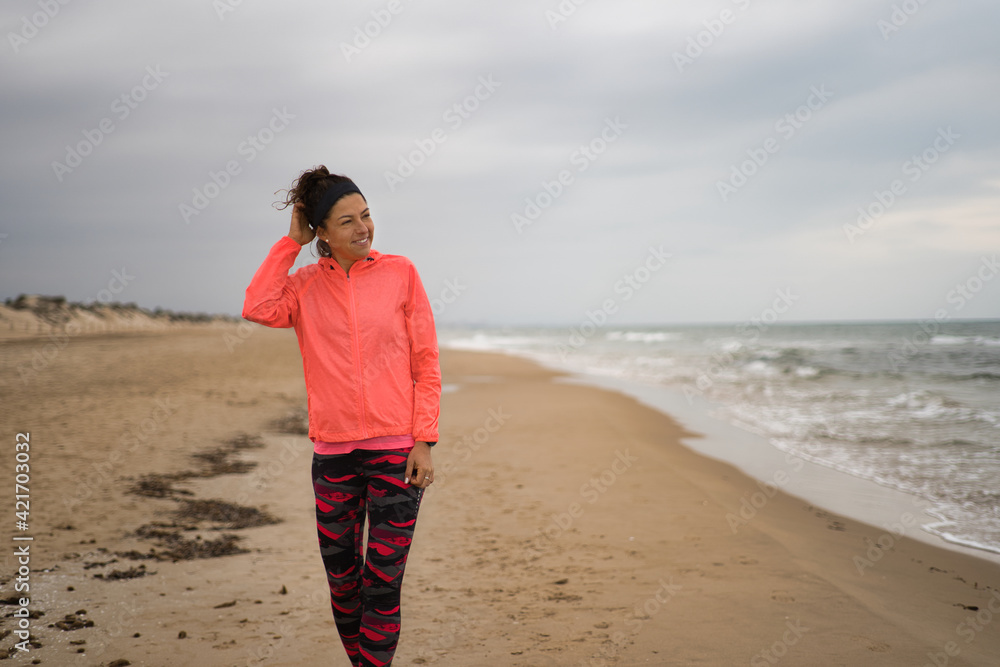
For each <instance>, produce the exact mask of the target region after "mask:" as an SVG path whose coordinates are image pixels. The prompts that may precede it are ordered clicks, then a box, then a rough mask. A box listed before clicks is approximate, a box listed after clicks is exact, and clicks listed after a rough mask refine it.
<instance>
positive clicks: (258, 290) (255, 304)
mask: <svg viewBox="0 0 1000 667" xmlns="http://www.w3.org/2000/svg"><path fill="white" fill-rule="evenodd" d="M301 247H302V246H300V245H299V244H298V242H297V241H295V240H293V239H292V238H291V237H289V236H283V237H282V238H281V240H280V241H278V242H277V243H275V244H274V245H273V246H271V251H270V252H269V253H267V258H266V259H265V260H264V263H263V264H261V265H260V268H259V269H257V273H255V274H254V276H253V280H251V281H250V286H249V287H247V293H246V298H245V299H244V300H243V317H244V318H246V319H248V320H250V321H251V322H257V323H258V324H263V325H265V326H269V327H278V328H287V327H292V326H295V322H296V321H297V320H298V317H299V299H298V296H297V295H296V293H295V288H294V287H293V285H292V281H291V279H290V278H289V277H288V270H289V269H291V268H292V265H294V264H295V258H296V257H298V255H299V249H300V248H301Z"/></svg>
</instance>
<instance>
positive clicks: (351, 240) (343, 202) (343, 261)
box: [319, 192, 375, 269]
mask: <svg viewBox="0 0 1000 667" xmlns="http://www.w3.org/2000/svg"><path fill="white" fill-rule="evenodd" d="M324 227H325V228H326V230H325V233H320V234H319V237H320V238H321V239H323V240H324V241H326V242H327V243H328V244H329V245H330V252H331V253H332V254H333V258H334V259H335V260H337V262H338V263H340V265H341V266H344V268H345V269H346V268H347V267H348V266H350V265H351V264H353V263H354V262H356V261H358V260H359V259H364V258H365V257H367V256H368V253H369V252H370V251H371V249H372V236H374V234H375V223H374V222H372V216H371V213H370V212H369V210H368V204H367V202H365V198H364V197H362V196H361V195H359V194H358V193H356V192H353V193H351V194H349V195H344V196H343V197H341V198H340V199H338V200H337V203H336V204H334V205H333V208H331V209H330V213H329V214H327V216H326V221H325V223H324Z"/></svg>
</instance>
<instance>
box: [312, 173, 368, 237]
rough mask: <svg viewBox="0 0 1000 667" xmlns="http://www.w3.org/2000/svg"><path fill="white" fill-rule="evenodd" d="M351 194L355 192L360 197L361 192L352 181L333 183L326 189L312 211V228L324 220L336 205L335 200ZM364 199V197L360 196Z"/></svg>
mask: <svg viewBox="0 0 1000 667" xmlns="http://www.w3.org/2000/svg"><path fill="white" fill-rule="evenodd" d="M352 192H356V193H358V194H359V195H361V190H359V189H358V186H356V185H355V184H354V181H341V182H340V183H334V184H333V185H331V186H330V187H328V188H327V189H326V192H324V193H323V196H322V197H321V198H320V200H319V203H318V204H316V208H315V209H313V214H312V223H313V227H319V226H320V225H322V224H323V221H324V220H326V214H327V213H329V212H330V209H331V208H333V205H334V204H336V203H337V200H338V199H340V198H341V197H343V196H344V195H349V194H351V193H352ZM361 196H362V197H364V195H361Z"/></svg>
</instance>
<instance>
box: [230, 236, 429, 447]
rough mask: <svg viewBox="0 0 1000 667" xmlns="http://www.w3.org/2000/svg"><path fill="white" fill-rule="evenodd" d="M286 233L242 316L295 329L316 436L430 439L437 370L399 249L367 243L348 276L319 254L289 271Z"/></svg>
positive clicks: (420, 303) (411, 273)
mask: <svg viewBox="0 0 1000 667" xmlns="http://www.w3.org/2000/svg"><path fill="white" fill-rule="evenodd" d="M300 247H301V246H299V244H298V242H297V241H295V240H293V239H292V238H291V237H288V236H285V237H283V238H282V239H281V240H280V241H278V242H277V243H275V244H274V246H273V247H272V248H271V251H270V252H269V253H268V255H267V259H265V260H264V263H263V264H261V266H260V268H259V269H257V273H256V274H254V277H253V280H252V281H250V286H249V287H248V288H247V292H246V299H245V300H244V302H243V317H245V318H246V319H248V320H250V321H251V322H258V323H260V324H263V325H266V326H269V327H294V328H295V334H296V335H297V336H298V339H299V350H300V351H301V352H302V367H303V370H304V371H305V380H306V394H307V395H308V398H309V438H310V439H312V440H313V441H314V442H315V441H317V440H321V441H324V442H341V441H345V440H362V439H366V438H375V437H378V436H384V435H406V434H412V435H413V437H414V439H415V440H418V441H427V442H436V441H437V439H438V413H439V409H440V408H439V406H440V400H441V368H440V366H439V364H438V347H437V334H436V333H435V330H434V316H433V314H432V313H431V306H430V302H429V301H428V300H427V294H426V293H425V292H424V287H423V285H422V284H421V282H420V276H418V275H417V269H416V267H414V266H413V263H412V262H411V261H410V260H409V259H407V258H406V257H402V256H400V255H383V254H382V253H380V252H377V251H375V250H372V251H371V252H370V253H369V255H368V257H367V258H366V259H363V260H359V261H358V262H356V263H355V264H354V266H352V267H351V273H350V274H349V275H348V274H347V273H345V272H344V269H343V268H342V267H341V266H340V265H339V264H338V263H337V262H336V261H335V260H333V259H331V258H327V257H322V258H320V260H319V262H318V263H317V264H310V265H309V266H304V267H302V268H301V269H299V270H297V271H296V272H295V273H294V274H292V275H288V271H289V269H291V267H292V265H293V264H294V263H295V258H296V257H297V256H298V254H299V249H300Z"/></svg>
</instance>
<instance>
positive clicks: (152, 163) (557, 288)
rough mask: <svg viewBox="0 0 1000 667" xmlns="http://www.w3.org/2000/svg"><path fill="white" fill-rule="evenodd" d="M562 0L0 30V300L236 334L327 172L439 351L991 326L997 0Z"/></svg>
mask: <svg viewBox="0 0 1000 667" xmlns="http://www.w3.org/2000/svg"><path fill="white" fill-rule="evenodd" d="M64 1H66V0H64ZM575 1H576V3H581V4H579V6H577V5H576V4H575V3H574V2H573V1H571V0H563V2H561V3H560V2H558V1H557V0H543V1H541V2H526V1H522V0H507V1H505V2H502V3H501V2H495V3H455V2H448V3H445V2H440V1H438V0H391V1H390V0H386V1H383V2H364V3H363V2H358V1H353V2H336V3H300V2H287V3H274V2H260V1H257V0H242V1H240V0H216V1H215V2H212V1H211V0H198V1H197V2H195V1H193V0H178V1H176V2H171V3H138V2H131V3H126V2H109V1H102V0H91V1H88V2H82V1H80V2H67V4H59V2H57V0H35V1H34V2H28V1H26V0H18V1H11V2H5V3H4V4H3V6H2V9H0V16H2V24H3V27H4V34H5V40H4V44H3V45H2V46H0V53H2V56H0V57H2V61H3V62H2V67H3V72H4V75H3V79H4V84H3V88H4V92H3V101H2V103H0V104H2V107H0V114H2V116H0V122H2V135H3V144H2V145H3V153H2V155H3V158H2V169H3V173H2V178H0V194H2V198H3V220H2V223H0V267H2V268H0V298H8V297H14V296H17V295H18V294H20V293H41V294H61V295H65V296H66V297H68V298H69V299H71V300H75V301H94V300H96V299H98V298H100V296H101V295H103V296H105V297H106V296H107V295H108V294H110V293H112V292H114V293H115V298H116V299H118V300H120V301H124V302H136V303H138V304H139V305H140V306H143V307H147V308H155V307H163V308H169V309H174V310H183V311H204V312H219V313H231V314H238V313H239V312H240V310H241V307H242V301H243V293H244V290H245V289H246V286H247V283H248V282H249V280H250V278H251V276H252V275H253V273H254V271H255V270H256V268H257V266H258V265H259V264H260V262H261V261H262V260H263V258H264V256H265V255H266V254H267V251H268V249H269V248H270V246H271V245H272V244H273V243H274V242H275V241H277V240H278V239H279V238H280V237H281V236H282V235H283V234H285V233H286V232H287V231H288V219H289V212H288V211H277V210H275V209H274V208H273V207H272V205H271V204H272V202H273V201H275V199H276V198H277V197H276V196H275V194H274V193H275V191H276V190H279V189H280V188H285V187H288V186H289V185H290V184H291V182H292V180H293V179H294V178H295V177H296V176H297V175H298V174H299V173H300V172H301V171H302V170H304V169H307V168H309V167H312V166H314V165H317V164H325V165H327V166H328V167H329V168H330V169H331V171H334V172H338V173H343V174H346V175H348V176H350V177H352V178H353V179H354V180H355V181H356V182H357V183H358V184H359V186H360V187H361V189H362V191H363V192H364V193H365V195H366V197H367V199H368V202H369V204H370V206H371V209H372V213H373V217H374V220H375V239H374V247H375V248H376V249H377V250H379V251H381V252H385V253H394V254H402V255H406V256H408V257H410V258H411V259H413V261H414V262H415V263H416V265H417V268H418V269H419V271H420V273H421V276H422V278H423V281H424V285H425V287H426V289H427V292H428V295H429V296H430V297H431V298H432V299H438V301H436V306H437V307H436V312H437V315H438V321H439V322H440V323H442V324H455V323H482V324H494V325H496V324H558V325H563V324H567V325H571V324H574V323H578V322H580V321H582V320H583V319H584V318H585V317H586V314H587V313H588V312H591V313H593V312H595V311H597V310H600V309H607V312H608V313H609V322H614V323H620V324H633V323H678V322H739V321H741V320H744V319H746V318H749V317H753V316H756V315H759V314H760V313H761V312H762V311H764V310H765V309H767V308H769V307H771V306H772V305H773V304H774V303H775V300H776V299H778V300H782V299H783V300H784V301H782V303H790V304H791V305H789V306H788V307H787V308H786V310H787V312H786V313H785V314H783V315H782V317H783V318H784V319H785V320H787V321H792V320H800V321H801V320H842V319H849V320H858V319H900V318H906V319H911V318H912V319H921V318H930V317H934V315H935V313H939V314H940V313H942V312H943V313H944V314H945V315H946V316H947V317H949V318H977V317H998V316H1000V276H998V275H997V273H998V271H1000V268H998V267H997V265H996V263H995V258H996V256H997V252H998V250H1000V141H998V140H1000V123H998V122H997V121H998V119H1000V44H998V40H997V38H996V29H997V26H998V25H1000V5H998V4H997V3H996V2H995V1H991V0H979V1H976V0H971V1H968V2H961V3H951V2H943V1H941V0H935V1H929V2H928V1H923V0H921V1H920V2H918V0H905V1H901V0H848V1H844V0H837V1H836V2H834V1H832V0H826V1H824V0H819V1H815V2H801V1H798V2H793V1H791V0H718V1H716V2H693V1H687V2H653V1H652V0H646V1H627V0H626V1H619V2H614V3H612V2H609V1H608V0H591V1H589V2H587V1H582V0H575ZM366 32H367V34H366ZM880 200H881V201H880ZM859 209H862V210H865V211H867V212H868V213H869V214H870V217H868V218H861V219H860V221H859V217H860V214H859ZM312 261H315V258H314V256H313V255H312V254H311V253H310V251H309V249H308V248H307V249H304V250H303V251H302V253H301V255H300V259H299V264H300V265H301V264H306V263H309V262H312ZM102 290H107V291H102ZM963 291H964V294H965V296H961V294H962V293H963Z"/></svg>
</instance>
